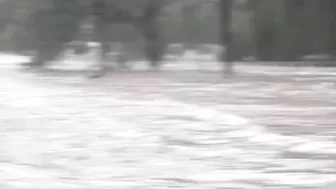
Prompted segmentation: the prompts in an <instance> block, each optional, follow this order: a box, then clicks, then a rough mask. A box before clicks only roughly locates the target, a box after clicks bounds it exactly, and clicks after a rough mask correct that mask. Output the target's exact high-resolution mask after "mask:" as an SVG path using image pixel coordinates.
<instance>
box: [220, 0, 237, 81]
mask: <svg viewBox="0 0 336 189" xmlns="http://www.w3.org/2000/svg"><path fill="white" fill-rule="evenodd" d="M232 6H233V0H220V1H219V12H220V25H221V27H220V43H221V45H222V47H224V49H225V50H224V49H223V50H224V51H225V53H224V52H222V55H221V61H222V62H223V69H224V74H225V75H231V74H232V73H233V64H234V60H235V55H234V54H235V51H234V41H233V33H232V32H233V31H232Z"/></svg>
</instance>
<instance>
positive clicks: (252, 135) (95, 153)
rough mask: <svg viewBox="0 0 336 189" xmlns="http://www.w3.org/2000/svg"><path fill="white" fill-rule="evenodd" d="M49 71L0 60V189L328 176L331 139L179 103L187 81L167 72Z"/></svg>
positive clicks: (287, 182) (334, 166)
mask: <svg viewBox="0 0 336 189" xmlns="http://www.w3.org/2000/svg"><path fill="white" fill-rule="evenodd" d="M60 72H61V71H60ZM57 73H58V72H57V71H55V72H40V73H37V72H22V71H19V70H18V69H15V68H14V67H13V66H1V68H0V79H1V81H2V83H1V85H0V107H1V108H0V113H1V119H0V125H1V127H0V145H1V148H0V187H1V188H4V189H7V188H8V189H12V188H13V189H14V188H28V189H36V188H55V189H56V188H57V189H63V188H64V189H70V188H79V189H85V188H97V189H105V188H106V189H107V188H118V189H119V188H120V189H121V188H125V189H129V188H137V189H138V188H146V189H149V188H153V189H154V188H155V189H158V188H162V189H163V188H186V189H187V188H193V189H194V188H202V189H203V188H204V189H211V188H214V189H215V188H216V189H219V188H230V189H245V188H246V189H252V188H253V189H254V188H256V189H259V188H260V189H261V188H262V189H265V188H281V189H287V188H314V187H319V186H324V185H326V184H328V183H330V182H332V181H335V180H336V162H335V159H336V144H335V143H334V142H331V141H328V140H322V139H321V140H318V139H316V140H313V139H311V138H305V137H303V136H301V135H297V136H296V135H292V136H285V135H282V134H279V133H276V132H271V131H269V130H268V129H267V128H265V127H264V126H262V125H258V124H256V123H255V122H254V121H253V120H250V119H247V118H243V117H241V116H239V115H236V114H233V113H232V112H230V111H224V110H219V109H217V108H215V106H213V107H211V106H204V105H203V104H202V103H197V101H193V102H191V101H190V102H188V101H182V100H181V99H183V98H178V95H179V94H181V95H182V94H184V95H186V94H189V95H190V96H192V95H195V94H192V93H190V91H189V93H188V90H185V89H187V88H188V87H189V88H190V87H194V86H192V85H191V84H190V83H188V82H183V81H181V82H179V81H177V80H176V79H173V78H172V77H171V75H170V77H162V76H161V77H160V76H158V73H117V74H115V75H114V74H111V75H109V76H107V77H106V78H102V79H99V80H89V79H86V78H85V77H84V76H83V75H82V73H76V72H73V73H71V74H64V73H63V74H57ZM144 86H145V87H144ZM163 88H166V89H168V88H169V89H170V90H175V91H180V93H174V95H172V94H173V93H168V92H164V90H161V89H163ZM211 90H216V88H213V89H209V87H208V91H211ZM155 91H156V92H155ZM159 91H161V92H159ZM167 91H168V90H167ZM256 107H257V106H256ZM250 111H258V109H257V108H256V109H253V108H251V110H250Z"/></svg>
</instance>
